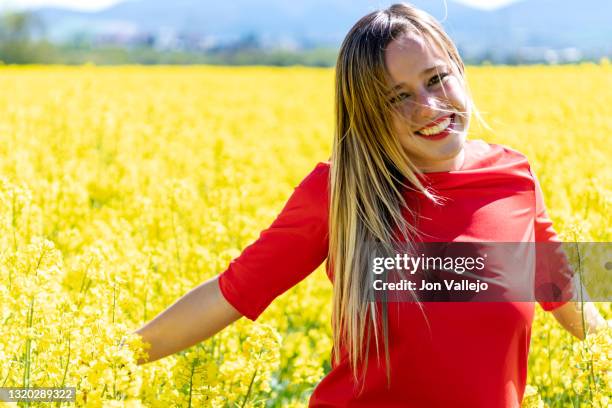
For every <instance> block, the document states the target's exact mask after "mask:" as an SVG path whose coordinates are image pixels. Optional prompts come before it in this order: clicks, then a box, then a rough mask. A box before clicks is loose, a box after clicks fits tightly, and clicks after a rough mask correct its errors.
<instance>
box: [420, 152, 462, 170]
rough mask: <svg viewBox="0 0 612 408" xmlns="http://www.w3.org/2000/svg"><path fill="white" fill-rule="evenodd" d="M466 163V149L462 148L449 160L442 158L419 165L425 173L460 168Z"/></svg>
mask: <svg viewBox="0 0 612 408" xmlns="http://www.w3.org/2000/svg"><path fill="white" fill-rule="evenodd" d="M464 163H465V149H461V151H460V152H459V154H457V155H456V156H455V157H453V158H451V159H448V160H440V161H436V162H433V163H431V162H430V163H427V164H426V165H417V167H418V168H419V169H420V170H421V171H422V172H423V173H439V172H445V171H454V170H459V169H461V168H462V167H463V165H464Z"/></svg>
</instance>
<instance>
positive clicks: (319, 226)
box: [219, 163, 329, 320]
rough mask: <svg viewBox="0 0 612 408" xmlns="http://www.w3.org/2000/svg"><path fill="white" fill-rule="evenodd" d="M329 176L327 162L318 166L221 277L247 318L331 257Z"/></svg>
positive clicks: (230, 299)
mask: <svg viewBox="0 0 612 408" xmlns="http://www.w3.org/2000/svg"><path fill="white" fill-rule="evenodd" d="M328 174H329V167H328V164H326V163H319V164H317V166H316V167H315V169H314V170H313V171H312V172H311V173H310V174H309V175H308V176H307V177H306V178H305V179H304V180H303V181H302V182H301V183H300V184H299V185H298V186H297V187H296V188H295V189H294V191H293V193H292V194H291V196H290V197H289V199H288V201H287V202H286V204H285V206H284V208H283V209H282V211H281V212H280V214H279V215H278V216H277V218H276V219H275V220H274V222H273V223H272V225H270V227H268V228H267V229H265V230H263V231H262V232H261V233H260V235H259V238H258V239H257V240H256V241H255V242H253V243H252V244H250V245H249V246H247V247H246V248H245V249H244V251H243V252H242V253H241V254H240V256H238V257H237V258H235V259H233V260H232V261H231V262H230V264H229V266H228V268H227V269H226V270H225V271H224V272H223V273H221V275H220V276H219V287H220V289H221V293H222V294H223V296H224V297H225V299H227V301H228V302H229V303H230V304H231V305H232V306H234V307H235V308H236V310H238V311H239V312H240V313H241V314H242V315H244V316H246V317H247V318H249V319H251V320H256V319H257V318H258V317H259V315H260V314H261V313H262V312H263V311H264V310H265V309H266V308H267V307H268V305H269V304H270V303H272V301H273V300H274V299H275V298H276V297H278V296H279V295H281V294H282V293H284V292H285V291H287V290H289V289H290V288H291V287H293V286H294V285H296V284H297V283H299V282H300V281H301V280H302V279H304V278H305V277H306V276H308V275H309V274H310V273H311V272H313V271H314V270H315V269H316V268H317V267H318V266H319V265H321V263H323V261H324V260H325V259H326V258H327V253H328V216H327V213H328V207H327V206H328V195H327V194H328V188H327V185H328V181H327V177H328Z"/></svg>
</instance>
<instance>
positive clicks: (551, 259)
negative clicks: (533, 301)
mask: <svg viewBox="0 0 612 408" xmlns="http://www.w3.org/2000/svg"><path fill="white" fill-rule="evenodd" d="M530 172H531V176H532V177H533V181H534V184H535V226H534V229H535V241H536V243H537V244H536V253H537V255H536V256H537V258H536V268H537V269H536V285H537V286H536V289H537V288H538V287H539V288H544V289H543V290H542V292H541V293H543V294H541V295H540V296H538V292H537V291H536V298H537V299H538V303H539V304H540V306H542V309H544V310H546V311H547V312H550V311H553V310H555V309H557V308H559V307H561V306H563V305H564V304H566V303H567V302H568V301H569V300H570V299H571V298H572V295H573V289H574V287H573V285H572V277H573V270H572V269H571V266H570V265H569V262H568V260H567V257H566V255H565V253H564V252H563V247H562V243H561V240H560V239H559V237H558V236H557V232H556V231H555V229H554V228H553V224H552V221H551V220H550V218H549V217H548V214H547V213H546V205H545V204H544V194H543V193H542V188H541V187H540V183H539V181H538V178H537V177H536V175H535V173H534V172H533V170H531V169H530ZM555 243H558V244H555ZM553 298H554V299H560V300H559V301H553V300H554V299H553Z"/></svg>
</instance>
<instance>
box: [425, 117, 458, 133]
mask: <svg viewBox="0 0 612 408" xmlns="http://www.w3.org/2000/svg"><path fill="white" fill-rule="evenodd" d="M450 123H451V118H450V117H449V118H446V119H444V120H443V121H442V122H440V123H438V124H437V125H436V126H432V127H428V128H426V129H421V130H419V131H418V132H417V133H420V134H422V135H425V136H431V135H435V134H437V133H440V132H442V131H443V130H445V129H446V128H447V127H448V126H449V125H450Z"/></svg>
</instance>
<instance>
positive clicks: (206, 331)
mask: <svg viewBox="0 0 612 408" xmlns="http://www.w3.org/2000/svg"><path fill="white" fill-rule="evenodd" d="M218 278H219V277H218V276H216V277H214V278H212V279H209V280H207V281H206V282H204V283H202V284H201V285H199V286H197V287H196V288H194V289H192V290H191V291H189V292H188V293H187V294H185V295H184V296H183V297H181V298H180V299H179V300H177V301H176V302H175V303H174V304H173V305H172V306H170V307H169V308H167V309H166V310H164V311H163V312H161V313H160V314H159V315H158V316H157V317H155V318H154V319H153V320H151V321H150V322H149V323H147V324H146V325H144V326H143V327H141V328H140V329H138V330H137V331H136V332H135V333H136V334H138V335H140V336H141V337H142V339H143V341H144V342H145V343H149V344H150V345H151V347H150V348H149V349H148V355H149V358H148V359H147V360H143V359H139V360H138V364H143V363H145V362H151V361H155V360H158V359H160V358H162V357H165V356H167V355H170V354H174V353H176V352H178V351H181V350H184V349H186V348H188V347H191V346H193V345H194V344H196V343H199V342H201V341H204V340H206V339H207V338H209V337H211V336H212V335H214V334H215V333H217V332H219V331H220V330H221V329H223V328H225V327H226V326H228V325H229V324H231V323H233V322H234V321H236V320H238V319H239V318H240V317H242V315H241V314H240V313H239V312H238V311H237V310H236V309H234V307H233V306H232V305H231V304H229V303H228V301H227V300H225V298H224V297H223V294H222V293H221V289H220V288H219V283H218Z"/></svg>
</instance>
